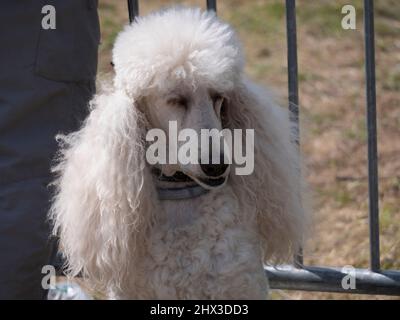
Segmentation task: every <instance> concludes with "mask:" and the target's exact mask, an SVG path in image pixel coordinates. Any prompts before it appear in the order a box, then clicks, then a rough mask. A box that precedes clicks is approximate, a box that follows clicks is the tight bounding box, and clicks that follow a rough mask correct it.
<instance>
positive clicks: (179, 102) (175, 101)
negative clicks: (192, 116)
mask: <svg viewBox="0 0 400 320" xmlns="http://www.w3.org/2000/svg"><path fill="white" fill-rule="evenodd" d="M167 103H168V104H169V105H172V106H180V107H185V108H186V107H187V105H188V100H187V99H186V98H185V97H183V96H178V97H172V98H169V99H168V100H167Z"/></svg>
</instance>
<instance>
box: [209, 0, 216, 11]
mask: <svg viewBox="0 0 400 320" xmlns="http://www.w3.org/2000/svg"><path fill="white" fill-rule="evenodd" d="M207 10H212V11H215V12H217V0H207Z"/></svg>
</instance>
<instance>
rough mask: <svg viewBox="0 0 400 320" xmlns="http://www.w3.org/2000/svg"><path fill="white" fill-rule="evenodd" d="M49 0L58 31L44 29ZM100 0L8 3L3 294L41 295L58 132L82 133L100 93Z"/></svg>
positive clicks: (0, 53) (0, 148) (1, 111)
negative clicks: (94, 97)
mask: <svg viewBox="0 0 400 320" xmlns="http://www.w3.org/2000/svg"><path fill="white" fill-rule="evenodd" d="M44 5H52V6H53V7H54V8H55V9H56V29H54V30H44V29H43V28H42V24H41V22H42V19H43V17H44V16H45V14H43V13H42V7H43V6H44ZM98 42H99V25H98V16H97V0H68V1H64V0H46V1H40V0H37V1H36V0H35V1H15V0H2V1H1V3H0V43H1V44H2V45H1V47H0V61H1V62H0V63H1V72H0V299H41V298H43V297H44V294H45V291H44V290H43V288H42V286H41V282H42V277H43V276H44V274H42V273H41V271H42V267H43V266H44V265H46V264H49V257H50V254H51V250H52V245H51V244H50V242H49V231H50V227H49V225H48V223H47V222H46V215H47V211H48V208H49V205H50V201H51V190H50V189H49V187H48V184H49V182H50V181H51V179H52V177H51V174H50V166H51V161H52V159H53V158H54V155H55V152H56V150H57V144H56V141H55V139H54V137H55V135H56V134H57V133H68V132H71V131H73V130H76V129H77V128H78V127H79V125H80V124H81V122H82V120H83V119H84V118H85V116H86V114H87V110H88V109H87V104H88V101H89V100H90V98H91V97H92V95H93V93H94V90H95V85H94V81H95V75H96V68H97V48H98Z"/></svg>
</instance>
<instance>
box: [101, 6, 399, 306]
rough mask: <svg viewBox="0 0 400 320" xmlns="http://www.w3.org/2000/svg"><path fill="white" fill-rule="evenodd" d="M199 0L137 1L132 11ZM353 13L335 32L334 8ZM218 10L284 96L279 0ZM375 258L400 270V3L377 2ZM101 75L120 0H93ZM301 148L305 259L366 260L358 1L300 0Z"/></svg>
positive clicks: (364, 263)
mask: <svg viewBox="0 0 400 320" xmlns="http://www.w3.org/2000/svg"><path fill="white" fill-rule="evenodd" d="M174 4H182V5H191V6H198V7H201V8H204V9H205V7H206V1H205V0H202V1H201V0H192V1H179V0H175V1H173V0H171V1H166V0H142V1H140V2H139V6H140V14H141V15H145V14H147V13H149V12H151V11H154V10H157V9H160V8H162V7H166V6H170V5H174ZM346 4H351V5H353V6H354V7H355V8H356V11H357V29H356V30H343V29H342V27H341V21H342V18H343V15H342V14H341V9H342V7H343V6H344V5H346ZM217 5H218V14H219V16H220V17H221V18H223V19H224V20H225V21H227V22H229V23H230V24H231V25H232V26H233V27H234V28H235V29H236V30H237V32H238V34H239V37H240V39H241V40H242V42H243V45H244V49H245V54H246V58H247V67H246V71H247V74H248V75H249V76H250V78H252V79H253V80H256V81H258V82H260V83H262V84H264V85H266V86H269V87H272V88H273V89H274V90H275V91H276V92H277V93H278V94H280V96H281V97H282V102H283V103H284V104H287V102H286V101H287V63H286V26H285V1H284V0H246V1H245V0H219V1H217ZM375 6H376V8H375V12H376V21H375V23H376V50H377V52H376V65H377V106H378V143H379V146H378V151H379V178H380V180H379V181H380V229H381V263H382V268H383V269H400V2H399V1H397V0H379V1H375ZM99 9H100V20H101V29H102V30H101V32H102V43H101V46H100V63H99V70H98V71H99V78H100V79H105V78H108V77H110V76H112V72H113V70H112V67H111V65H110V61H111V50H112V45H113V42H114V40H115V37H116V35H117V34H118V32H119V31H120V30H121V29H122V28H123V26H124V25H125V24H127V23H128V11H127V4H126V0H100V1H99ZM297 14H298V50H299V81H300V83H299V85H300V113H301V147H302V150H303V152H304V154H305V160H306V164H307V167H308V169H307V172H306V176H307V179H308V181H309V183H310V185H311V189H312V191H313V208H312V211H313V212H312V214H313V217H314V228H313V232H312V234H311V237H310V240H309V241H308V243H307V246H306V248H305V252H304V261H305V263H306V264H308V265H320V266H336V267H341V266H344V265H352V266H354V267H356V268H368V266H369V244H368V185H367V145H366V139H367V134H366V125H365V77H364V44H363V1H362V0H353V1H351V0H344V1H343V0H335V1H333V0H318V1H309V0H298V1H297ZM272 297H273V298H274V299H338V298H340V299H360V298H362V299H381V298H388V297H382V296H365V295H347V294H332V293H309V292H297V291H281V290H276V291H274V292H273V295H272Z"/></svg>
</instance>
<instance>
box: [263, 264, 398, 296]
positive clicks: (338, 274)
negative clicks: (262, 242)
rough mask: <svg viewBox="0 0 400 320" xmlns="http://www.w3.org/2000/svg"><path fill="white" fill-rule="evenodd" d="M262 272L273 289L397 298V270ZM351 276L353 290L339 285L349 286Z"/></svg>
mask: <svg viewBox="0 0 400 320" xmlns="http://www.w3.org/2000/svg"><path fill="white" fill-rule="evenodd" d="M265 272H266V274H267V277H268V280H269V283H270V287H271V288H272V289H282V290H300V291H320V292H338V293H350V294H376V295H395V296H400V271H384V272H381V273H375V272H373V271H370V270H367V269H354V270H351V271H349V270H348V269H346V270H342V269H338V268H323V267H305V268H303V269H297V268H295V267H293V266H280V267H278V268H273V267H266V268H265ZM350 277H353V278H352V279H353V280H354V282H353V283H354V285H355V288H354V287H353V288H349V289H347V290H346V289H345V288H344V286H343V284H342V282H345V283H348V284H349V283H350V284H351V280H348V279H351V278H350Z"/></svg>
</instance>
